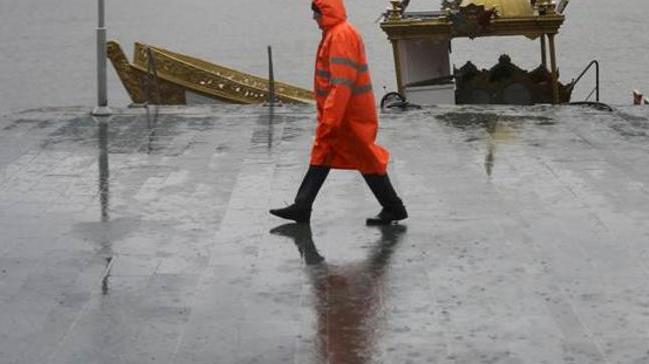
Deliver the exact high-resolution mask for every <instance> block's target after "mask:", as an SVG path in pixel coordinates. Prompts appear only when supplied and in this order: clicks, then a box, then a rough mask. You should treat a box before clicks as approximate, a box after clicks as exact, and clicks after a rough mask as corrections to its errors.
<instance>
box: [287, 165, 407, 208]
mask: <svg viewBox="0 0 649 364" xmlns="http://www.w3.org/2000/svg"><path fill="white" fill-rule="evenodd" d="M329 171H330V168H329V167H325V166H314V165H310V166H309V170H308V171H307V173H306V175H305V176H304V179H303V180H302V183H301V184H300V188H299V189H298V191H297V195H296V196H295V204H296V205H300V206H303V207H306V208H309V209H310V208H311V206H312V205H313V202H314V201H315V199H316V197H317V195H318V192H319V191H320V188H321V187H322V184H323V183H324V181H325V180H326V179H327V176H328V175H329ZM363 178H364V179H365V182H366V183H367V185H368V186H369V187H370V190H371V191H372V193H373V194H374V197H376V199H377V200H378V201H379V204H381V206H382V207H383V208H385V209H391V208H392V207H393V206H401V205H402V204H403V203H402V201H401V199H400V198H399V196H398V195H397V192H396V191H395V190H394V188H393V187H392V183H391V182H390V178H389V177H388V175H387V174H384V175H378V174H363Z"/></svg>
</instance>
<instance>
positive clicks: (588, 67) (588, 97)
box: [572, 59, 599, 102]
mask: <svg viewBox="0 0 649 364" xmlns="http://www.w3.org/2000/svg"><path fill="white" fill-rule="evenodd" d="M593 65H594V66H595V88H594V89H593V90H592V91H591V92H590V93H589V94H588V96H587V97H586V100H585V101H588V100H589V99H590V97H591V96H593V92H594V93H595V101H596V102H599V62H598V61H597V60H595V59H594V60H592V61H590V63H589V64H588V66H586V68H584V70H583V71H582V72H581V74H579V77H577V78H576V79H575V81H574V82H573V83H572V87H573V89H574V87H575V86H576V85H577V82H579V80H581V78H582V77H584V75H585V74H586V72H588V70H590V69H591V67H593Z"/></svg>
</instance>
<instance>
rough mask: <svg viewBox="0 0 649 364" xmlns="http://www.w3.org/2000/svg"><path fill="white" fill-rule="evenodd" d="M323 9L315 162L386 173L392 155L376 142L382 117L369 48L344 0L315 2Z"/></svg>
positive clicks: (317, 88) (316, 73)
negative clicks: (372, 76)
mask: <svg viewBox="0 0 649 364" xmlns="http://www.w3.org/2000/svg"><path fill="white" fill-rule="evenodd" d="M313 3H314V4H315V5H316V6H317V7H318V9H319V10H320V11H321V13H322V18H321V20H320V25H321V26H322V28H323V34H322V41H321V42H320V45H319V47H318V53H317V57H316V64H315V80H314V88H315V90H314V92H315V95H316V101H317V109H318V124H317V127H316V133H315V141H314V143H313V148H312V150H311V162H310V164H312V165H317V166H328V167H331V168H338V169H356V170H359V171H360V172H361V173H363V174H380V175H384V174H385V173H386V167H387V164H388V159H389V157H390V153H389V152H388V151H387V150H386V149H384V148H382V147H381V146H379V145H377V144H376V143H375V142H374V141H375V140H376V133H377V128H378V117H377V114H376V102H375V101H374V94H373V92H372V83H371V80H370V74H369V70H368V67H367V57H366V56H365V47H364V45H363V40H362V38H361V36H360V34H359V33H358V31H357V30H356V29H355V28H354V27H353V26H352V25H351V24H349V23H348V22H347V14H346V12H345V7H344V5H343V2H342V0H313Z"/></svg>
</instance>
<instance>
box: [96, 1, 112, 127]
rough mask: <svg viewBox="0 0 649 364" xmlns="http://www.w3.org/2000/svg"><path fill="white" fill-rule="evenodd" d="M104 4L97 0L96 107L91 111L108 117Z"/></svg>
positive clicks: (109, 112)
mask: <svg viewBox="0 0 649 364" xmlns="http://www.w3.org/2000/svg"><path fill="white" fill-rule="evenodd" d="M105 17H106V4H105V0H98V18H99V21H98V25H97V106H96V107H95V109H94V110H93V111H92V115H95V116H108V115H110V114H111V111H110V108H108V96H107V94H108V92H107V90H106V89H107V84H106V22H105Z"/></svg>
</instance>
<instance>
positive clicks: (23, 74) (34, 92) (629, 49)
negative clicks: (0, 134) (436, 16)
mask: <svg viewBox="0 0 649 364" xmlns="http://www.w3.org/2000/svg"><path fill="white" fill-rule="evenodd" d="M346 5H347V8H348V13H349V17H350V20H351V21H352V23H354V24H355V25H356V26H357V27H358V28H359V30H360V31H361V32H362V33H363V35H364V37H365V41H366V45H367V51H368V56H369V62H370V67H371V71H372V76H373V80H374V85H375V90H376V93H377V97H381V96H382V95H383V94H384V90H387V91H391V90H394V89H395V84H396V82H395V77H394V66H393V58H392V54H391V49H390V46H389V43H388V41H387V40H386V37H385V34H384V33H383V32H382V31H381V30H380V28H379V25H378V24H377V23H375V22H374V21H375V20H376V18H377V16H378V14H379V13H380V12H382V11H383V10H384V9H385V8H386V6H387V5H388V1H386V0H364V1H360V0H347V1H346ZM107 7H108V9H107V11H108V17H107V25H108V32H109V38H110V39H117V40H119V41H120V42H121V43H122V45H123V46H124V48H125V50H126V51H127V53H128V55H129V57H131V53H132V43H133V42H134V41H142V42H147V43H151V44H155V45H158V46H163V47H167V48H169V49H172V50H176V51H180V52H185V53H188V54H191V55H195V56H198V57H201V58H205V59H207V60H210V61H213V62H216V63H220V64H223V65H228V66H231V67H235V68H238V69H241V70H244V71H247V72H251V73H255V74H260V75H265V74H266V72H267V67H268V66H267V63H266V62H267V61H266V46H267V45H272V46H273V47H274V56H275V62H276V66H275V69H276V77H277V78H278V79H281V80H283V81H287V82H290V83H294V84H297V85H299V86H303V87H308V88H310V87H311V78H312V71H313V55H314V51H315V48H316V46H317V43H318V40H319V38H320V34H319V31H318V29H317V28H316V27H315V25H314V24H313V21H312V20H311V14H310V9H309V1H308V0H299V1H298V0H273V1H261V0H239V1H223V0H211V1H205V0H185V1H171V0H139V1H126V0H112V1H109V2H108V4H107ZM411 7H412V8H413V9H421V8H437V7H438V1H423V0H415V1H412V4H411ZM648 11H649V3H648V2H646V1H643V0H625V1H623V2H620V1H607V0H573V1H572V2H571V3H570V5H569V6H568V8H567V10H566V15H567V21H566V23H565V25H564V27H563V28H562V31H561V34H560V35H559V37H558V58H559V65H560V72H561V79H562V80H563V81H569V80H570V79H572V78H574V77H576V76H577V75H578V74H579V73H580V72H581V70H582V69H583V68H584V67H585V65H586V64H587V63H588V62H589V61H590V60H591V59H598V60H600V62H601V65H602V100H603V101H605V102H608V103H612V104H629V103H631V90H632V89H634V88H638V89H640V90H645V93H649V77H647V64H646V60H647V59H648V58H649V37H648V36H647V34H649V23H648V22H647V21H646V15H647V14H648ZM96 17H97V10H96V2H95V1H94V0H65V1H64V0H48V1H38V0H20V1H18V0H0V85H1V86H0V114H7V113H10V112H15V111H18V110H23V109H28V108H38V107H44V106H72V105H88V106H92V105H94V104H95V101H96V96H95V93H96V91H95V87H96V86H95V27H96ZM504 52H506V53H508V54H510V55H511V56H512V60H513V61H514V62H515V63H517V64H519V65H520V66H522V67H524V68H533V67H536V66H537V65H538V63H539V45H538V42H537V41H530V40H528V39H525V38H504V39H503V38H499V39H479V40H474V41H471V40H459V41H455V42H454V44H453V62H454V63H455V64H456V65H457V66H458V67H459V66H461V65H462V64H464V63H465V62H466V61H467V60H472V61H473V62H474V63H476V64H477V65H478V66H479V67H483V68H488V67H490V66H491V65H493V64H494V63H495V62H496V60H497V58H498V55H500V54H501V53H504ZM582 82H583V83H581V84H580V85H579V86H578V88H577V89H576V91H575V94H574V99H575V100H580V99H583V98H584V97H585V95H586V94H587V93H588V92H590V90H591V89H592V85H593V84H594V79H593V78H592V77H591V78H590V79H589V78H588V77H587V78H585V79H584V81H582ZM109 100H110V103H111V104H112V105H117V106H125V105H127V104H128V103H129V101H130V100H129V99H128V96H127V94H126V92H125V91H124V89H123V87H122V85H121V84H120V83H119V81H118V79H117V77H116V75H115V73H114V70H113V69H112V66H110V70H109Z"/></svg>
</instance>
